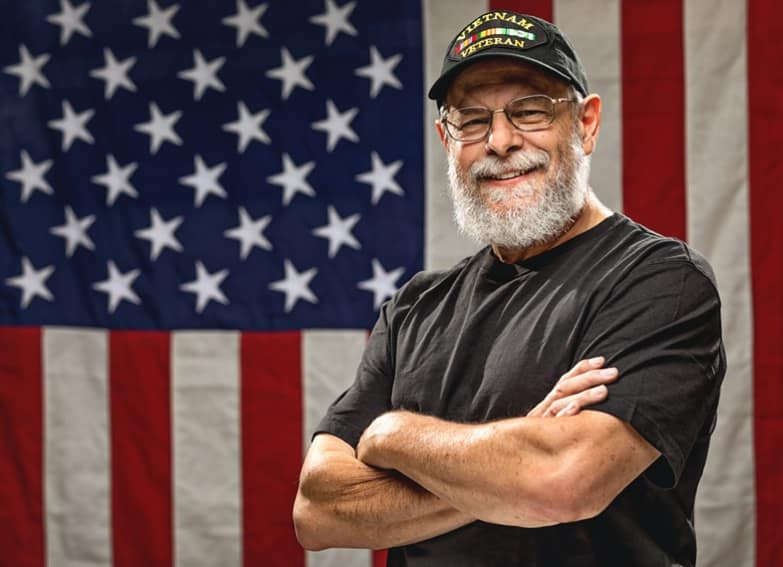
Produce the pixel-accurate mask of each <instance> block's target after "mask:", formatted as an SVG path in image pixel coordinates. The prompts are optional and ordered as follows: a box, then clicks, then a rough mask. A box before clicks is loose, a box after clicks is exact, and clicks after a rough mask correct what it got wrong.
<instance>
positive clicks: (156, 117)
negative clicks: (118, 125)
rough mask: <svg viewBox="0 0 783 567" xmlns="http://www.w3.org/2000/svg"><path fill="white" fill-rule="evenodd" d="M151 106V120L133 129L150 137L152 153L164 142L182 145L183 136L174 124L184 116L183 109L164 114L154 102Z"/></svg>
mask: <svg viewBox="0 0 783 567" xmlns="http://www.w3.org/2000/svg"><path fill="white" fill-rule="evenodd" d="M149 108H150V120H149V122H144V123H142V124H137V125H136V126H134V127H133V129H134V130H136V131H137V132H142V133H144V134H147V135H148V136H149V137H150V153H151V154H156V153H157V152H158V150H159V149H160V146H161V145H162V144H163V143H164V142H171V143H172V144H174V145H177V146H181V145H182V138H180V137H179V135H178V134H177V133H176V132H175V131H174V125H175V124H176V123H177V121H178V120H179V119H180V117H182V111H180V110H176V111H174V112H172V113H171V114H163V113H161V111H160V109H159V108H158V105H157V104H155V103H154V102H151V103H150V106H149Z"/></svg>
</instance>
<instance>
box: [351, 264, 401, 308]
mask: <svg viewBox="0 0 783 567" xmlns="http://www.w3.org/2000/svg"><path fill="white" fill-rule="evenodd" d="M404 272H405V268H397V269H396V270H392V271H391V272H387V271H386V270H384V269H383V266H381V263H380V262H379V261H378V260H376V259H375V258H373V259H372V277H371V278H370V279H369V280H364V281H361V282H359V284H358V285H357V286H356V287H358V288H359V289H363V290H366V291H371V292H372V293H373V302H372V306H373V309H375V310H376V311H377V310H378V308H379V307H380V306H381V304H382V303H383V302H384V301H385V300H386V298H387V297H391V296H392V295H394V292H396V291H397V280H398V279H399V278H400V276H401V275H402V274H403V273H404Z"/></svg>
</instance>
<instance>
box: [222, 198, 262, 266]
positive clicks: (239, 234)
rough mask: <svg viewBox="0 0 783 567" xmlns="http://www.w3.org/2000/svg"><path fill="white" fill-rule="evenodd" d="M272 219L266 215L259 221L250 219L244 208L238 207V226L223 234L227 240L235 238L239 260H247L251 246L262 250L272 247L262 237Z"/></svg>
mask: <svg viewBox="0 0 783 567" xmlns="http://www.w3.org/2000/svg"><path fill="white" fill-rule="evenodd" d="M271 220H272V217H271V216H269V215H267V216H265V217H261V218H260V219H252V218H250V215H249V214H247V211H246V210H245V209H244V207H239V226H237V227H235V228H232V229H230V230H227V231H225V232H224V233H223V234H224V235H225V236H227V237H228V238H235V239H236V240H239V242H240V244H241V251H240V253H239V256H240V258H242V259H243V260H244V259H245V258H247V255H248V254H250V251H251V250H252V249H253V246H258V247H259V248H263V249H264V250H271V249H272V245H271V244H270V243H269V241H268V240H267V239H266V238H265V237H264V229H265V228H266V227H267V225H268V224H269V222H270V221H271Z"/></svg>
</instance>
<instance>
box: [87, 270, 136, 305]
mask: <svg viewBox="0 0 783 567" xmlns="http://www.w3.org/2000/svg"><path fill="white" fill-rule="evenodd" d="M107 266H108V268H109V279H106V280H103V281H102V282H96V283H94V284H93V285H92V288H93V289H95V290H97V291H100V292H103V293H105V294H108V296H109V313H114V310H115V309H117V306H118V305H119V304H120V301H122V300H123V299H125V300H127V301H130V302H131V303H135V304H136V305H138V304H140V303H141V299H139V296H138V295H136V292H135V291H133V289H132V288H131V286H132V285H133V281H134V280H135V279H136V278H138V277H139V274H140V273H141V271H140V270H131V271H129V272H127V273H125V274H123V273H121V272H120V271H119V270H118V269H117V266H115V265H114V262H112V261H111V260H109V262H108V264H107Z"/></svg>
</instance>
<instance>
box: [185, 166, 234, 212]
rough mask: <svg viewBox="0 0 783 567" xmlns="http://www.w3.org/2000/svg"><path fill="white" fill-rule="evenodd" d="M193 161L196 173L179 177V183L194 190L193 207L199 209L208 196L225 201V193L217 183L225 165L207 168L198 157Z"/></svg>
mask: <svg viewBox="0 0 783 567" xmlns="http://www.w3.org/2000/svg"><path fill="white" fill-rule="evenodd" d="M193 161H194V165H195V168H196V171H194V172H193V173H192V174H191V175H188V176H185V177H181V178H180V180H179V182H180V183H182V184H183V185H189V186H191V187H193V189H195V190H196V192H195V193H194V195H193V201H194V203H195V206H196V207H200V206H201V205H202V204H203V203H204V200H205V199H206V198H207V197H208V196H209V195H216V196H218V197H220V198H221V199H225V198H226V196H227V195H226V191H225V190H224V189H223V186H222V185H220V183H219V182H218V178H219V177H220V176H221V175H222V174H223V172H224V171H225V170H226V164H225V163H219V164H217V165H216V166H214V167H207V165H206V164H205V163H204V160H203V159H201V156H198V155H197V156H196V157H195V159H194V160H193Z"/></svg>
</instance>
